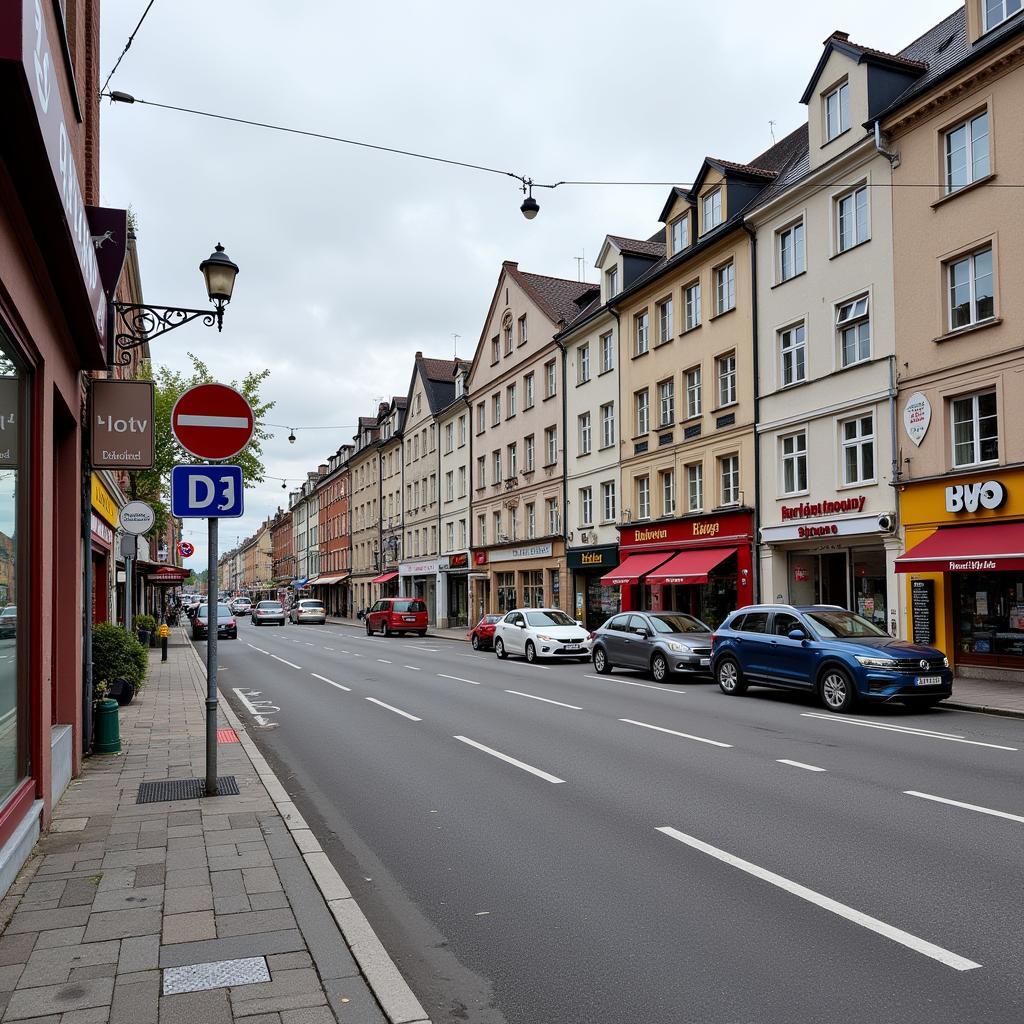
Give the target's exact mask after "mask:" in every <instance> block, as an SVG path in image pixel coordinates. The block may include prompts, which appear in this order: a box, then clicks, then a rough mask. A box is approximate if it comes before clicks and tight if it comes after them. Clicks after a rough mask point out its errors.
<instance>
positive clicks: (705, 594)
mask: <svg viewBox="0 0 1024 1024" xmlns="http://www.w3.org/2000/svg"><path fill="white" fill-rule="evenodd" d="M753 522H754V520H753V515H752V513H750V512H749V511H741V512H723V513H722V514H721V515H717V516H698V517H693V518H687V519H672V520H667V521H664V522H662V521H659V522H656V523H651V524H649V525H645V526H625V527H620V531H619V559H620V561H619V564H618V566H617V567H616V568H615V569H613V570H612V571H611V572H608V573H606V574H605V575H604V576H603V577H602V578H601V584H602V586H605V587H609V588H615V589H617V590H618V592H619V601H620V604H621V608H622V610H623V611H630V610H634V609H644V610H649V611H676V612H686V613H688V614H690V615H695V616H696V617H697V618H699V619H701V620H702V621H704V622H706V623H707V624H708V625H709V626H712V627H714V626H717V625H719V624H720V623H721V622H722V620H723V619H724V618H725V617H726V616H727V615H728V614H729V612H731V611H733V610H734V609H736V608H742V607H743V606H744V605H748V604H751V603H752V602H753V600H754V593H753V591H754V587H753V582H754V581H753V572H752V570H753V560H752V543H753Z"/></svg>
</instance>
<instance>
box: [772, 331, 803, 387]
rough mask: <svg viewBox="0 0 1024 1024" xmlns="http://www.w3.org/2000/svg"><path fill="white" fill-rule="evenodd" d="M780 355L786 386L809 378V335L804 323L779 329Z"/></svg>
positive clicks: (783, 381) (784, 385)
mask: <svg viewBox="0 0 1024 1024" xmlns="http://www.w3.org/2000/svg"><path fill="white" fill-rule="evenodd" d="M779 355H780V358H781V360H782V386H783V387H784V388H787V387H789V386H790V384H799V383H800V382H801V381H805V380H807V335H806V328H805V326H804V324H794V325H793V326H792V327H787V328H786V329H785V330H784V331H779Z"/></svg>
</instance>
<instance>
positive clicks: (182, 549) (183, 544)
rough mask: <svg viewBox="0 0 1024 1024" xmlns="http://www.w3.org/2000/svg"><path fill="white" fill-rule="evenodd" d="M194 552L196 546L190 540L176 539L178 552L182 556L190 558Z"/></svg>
mask: <svg viewBox="0 0 1024 1024" xmlns="http://www.w3.org/2000/svg"><path fill="white" fill-rule="evenodd" d="M195 553H196V547H195V545H194V544H193V543H192V542H191V541H187V540H179V541H178V554H179V555H181V557H182V558H191V557H192V556H193V555H194V554H195Z"/></svg>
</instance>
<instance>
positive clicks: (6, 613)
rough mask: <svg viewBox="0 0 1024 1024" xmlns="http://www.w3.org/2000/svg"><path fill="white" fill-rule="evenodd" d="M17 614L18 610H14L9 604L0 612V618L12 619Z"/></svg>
mask: <svg viewBox="0 0 1024 1024" xmlns="http://www.w3.org/2000/svg"><path fill="white" fill-rule="evenodd" d="M17 614H18V609H17V608H15V607H14V605H13V604H9V605H8V606H7V607H6V608H5V609H4V610H3V611H2V612H0V617H6V618H13V617H14V616H15V615H17Z"/></svg>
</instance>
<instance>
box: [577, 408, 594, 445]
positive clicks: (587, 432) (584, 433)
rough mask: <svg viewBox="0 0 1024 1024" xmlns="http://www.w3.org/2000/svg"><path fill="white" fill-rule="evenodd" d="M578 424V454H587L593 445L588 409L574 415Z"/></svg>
mask: <svg viewBox="0 0 1024 1024" xmlns="http://www.w3.org/2000/svg"><path fill="white" fill-rule="evenodd" d="M576 423H577V426H578V435H577V436H578V437H579V442H580V455H589V454H590V452H591V449H592V447H593V427H592V425H591V422H590V411H589V410H588V411H587V412H581V413H580V414H579V416H577V417H576Z"/></svg>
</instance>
